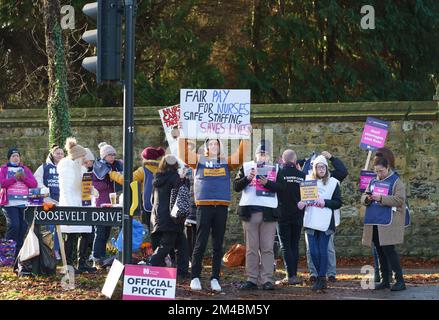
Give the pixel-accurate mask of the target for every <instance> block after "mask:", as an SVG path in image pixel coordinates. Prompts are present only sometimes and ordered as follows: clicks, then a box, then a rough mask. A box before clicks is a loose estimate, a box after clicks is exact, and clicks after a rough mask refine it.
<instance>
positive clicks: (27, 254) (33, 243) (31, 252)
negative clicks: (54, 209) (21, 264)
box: [18, 223, 40, 261]
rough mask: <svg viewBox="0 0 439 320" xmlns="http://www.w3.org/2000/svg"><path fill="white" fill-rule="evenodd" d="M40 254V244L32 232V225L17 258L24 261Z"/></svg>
mask: <svg viewBox="0 0 439 320" xmlns="http://www.w3.org/2000/svg"><path fill="white" fill-rule="evenodd" d="M39 254H40V244H39V241H38V237H37V236H36V234H35V232H34V224H33V223H32V226H31V227H30V228H29V232H28V233H27V236H26V239H24V243H23V246H22V247H21V250H20V252H19V253H18V258H19V260H20V261H26V260H29V259H32V258H33V257H36V256H38V255H39Z"/></svg>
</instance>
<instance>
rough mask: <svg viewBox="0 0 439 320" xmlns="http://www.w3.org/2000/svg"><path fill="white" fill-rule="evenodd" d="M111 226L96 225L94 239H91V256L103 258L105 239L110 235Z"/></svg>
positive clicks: (105, 245)
mask: <svg viewBox="0 0 439 320" xmlns="http://www.w3.org/2000/svg"><path fill="white" fill-rule="evenodd" d="M110 233H111V227H107V226H96V231H95V239H94V241H93V258H96V259H104V258H105V254H106V251H107V250H106V247H107V241H108V238H109V237H110Z"/></svg>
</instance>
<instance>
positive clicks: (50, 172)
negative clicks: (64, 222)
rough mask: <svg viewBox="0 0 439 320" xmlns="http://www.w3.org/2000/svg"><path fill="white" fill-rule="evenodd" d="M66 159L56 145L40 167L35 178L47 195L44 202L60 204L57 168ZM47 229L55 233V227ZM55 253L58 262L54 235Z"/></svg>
mask: <svg viewBox="0 0 439 320" xmlns="http://www.w3.org/2000/svg"><path fill="white" fill-rule="evenodd" d="M63 158H64V149H63V148H61V147H60V146H58V145H56V144H54V145H53V146H52V148H51V149H50V152H49V155H48V156H47V159H46V162H45V163H43V164H42V165H41V166H39V167H38V169H37V171H35V173H34V176H35V179H36V180H37V182H38V188H41V190H42V193H44V194H45V195H46V197H45V199H44V202H52V203H55V204H56V203H58V201H59V181H58V172H57V170H56V166H57V165H58V163H59V162H60V161H61V159H63ZM47 229H48V230H49V231H50V232H51V233H54V231H55V226H54V225H49V226H47ZM53 237H54V239H53V240H54V247H53V249H54V252H55V257H56V259H57V260H60V259H61V256H60V254H59V240H58V237H57V236H56V234H54V236H53Z"/></svg>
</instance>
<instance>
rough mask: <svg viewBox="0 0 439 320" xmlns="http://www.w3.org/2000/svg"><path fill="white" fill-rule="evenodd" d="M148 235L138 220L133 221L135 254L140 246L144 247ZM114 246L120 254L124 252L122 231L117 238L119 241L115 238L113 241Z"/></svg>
mask: <svg viewBox="0 0 439 320" xmlns="http://www.w3.org/2000/svg"><path fill="white" fill-rule="evenodd" d="M146 234H147V231H146V229H145V227H144V226H143V224H141V223H140V222H139V221H137V220H133V238H132V239H133V252H134V251H137V250H139V248H140V246H141V245H142V242H143V238H144V236H145V235H146ZM111 242H112V243H113V245H114V246H115V247H116V248H117V250H118V251H119V252H121V251H122V246H123V233H122V230H121V231H120V232H119V236H118V237H117V240H115V239H114V238H113V239H112V241H111Z"/></svg>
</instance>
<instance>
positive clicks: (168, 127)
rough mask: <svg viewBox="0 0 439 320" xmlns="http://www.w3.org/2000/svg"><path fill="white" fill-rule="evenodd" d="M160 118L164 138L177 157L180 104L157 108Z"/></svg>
mask: <svg viewBox="0 0 439 320" xmlns="http://www.w3.org/2000/svg"><path fill="white" fill-rule="evenodd" d="M159 115H160V119H161V120H162V125H163V130H164V131H165V135H166V140H167V141H168V145H169V149H170V150H171V153H172V154H173V155H174V156H176V157H177V152H178V137H179V136H180V130H179V129H178V122H179V121H180V105H179V104H176V105H174V106H170V107H166V108H163V109H160V110H159Z"/></svg>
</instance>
